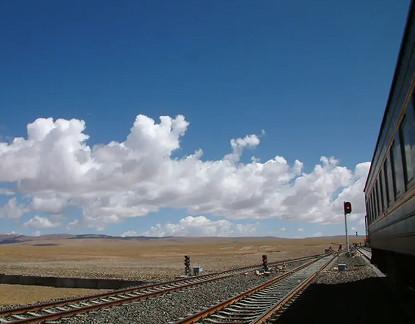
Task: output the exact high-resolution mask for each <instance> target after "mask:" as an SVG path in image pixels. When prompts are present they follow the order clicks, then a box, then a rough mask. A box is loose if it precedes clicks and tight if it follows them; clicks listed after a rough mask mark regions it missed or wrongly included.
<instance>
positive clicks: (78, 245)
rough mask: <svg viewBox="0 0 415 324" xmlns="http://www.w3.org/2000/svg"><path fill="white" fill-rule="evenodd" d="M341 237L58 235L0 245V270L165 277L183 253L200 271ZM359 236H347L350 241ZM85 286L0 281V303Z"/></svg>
mask: <svg viewBox="0 0 415 324" xmlns="http://www.w3.org/2000/svg"><path fill="white" fill-rule="evenodd" d="M343 241H344V239H342V238H339V237H332V238H330V237H329V238H321V239H320V238H311V239H278V238H166V239H155V240H146V241H140V240H116V239H114V240H112V239H77V240H69V239H61V240H53V241H51V240H45V241H44V242H43V241H35V242H30V241H29V242H23V243H18V244H7V245H0V273H6V274H26V275H40V276H59V277H81V278H119V279H130V280H170V279H174V277H176V276H178V275H181V274H183V271H184V265H183V261H184V255H186V254H188V255H190V257H191V266H192V267H194V266H202V267H203V269H204V271H205V273H212V272H218V271H223V270H226V269H231V268H236V267H244V266H249V265H256V264H258V265H260V264H261V255H262V254H264V253H265V254H267V256H268V262H273V261H279V260H284V259H289V258H296V257H301V256H306V255H311V254H318V253H322V252H324V249H326V248H328V247H329V246H332V248H333V249H335V250H336V249H337V247H338V244H339V243H342V244H343V246H344V242H343ZM355 241H356V242H360V241H362V239H361V238H360V239H359V238H358V239H354V240H353V239H351V243H353V242H355ZM95 292H97V290H90V289H70V288H51V287H37V286H19V285H0V306H6V305H16V304H26V303H33V302H36V301H45V300H49V299H53V298H64V297H68V296H76V295H86V294H92V293H95Z"/></svg>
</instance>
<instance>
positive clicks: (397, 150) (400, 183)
mask: <svg viewBox="0 0 415 324" xmlns="http://www.w3.org/2000/svg"><path fill="white" fill-rule="evenodd" d="M395 136H396V138H395V141H394V142H393V144H392V147H391V153H392V159H391V160H392V161H393V163H392V174H393V189H394V191H395V200H396V199H398V198H399V197H400V196H401V195H402V194H403V193H404V191H405V182H404V176H403V166H402V155H401V143H400V139H399V133H396V135H395Z"/></svg>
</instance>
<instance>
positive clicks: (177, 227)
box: [143, 216, 259, 237]
mask: <svg viewBox="0 0 415 324" xmlns="http://www.w3.org/2000/svg"><path fill="white" fill-rule="evenodd" d="M258 225H259V224H258V223H255V224H234V223H232V222H230V221H228V220H218V221H211V220H209V219H207V218H206V217H205V216H197V217H192V216H187V217H186V218H182V219H181V220H180V221H179V223H178V224H172V223H166V224H164V225H161V224H157V225H156V226H154V227H151V229H150V230H149V231H147V232H144V233H143V235H144V236H159V237H161V236H255V235H256V234H257V233H256V231H257V227H258Z"/></svg>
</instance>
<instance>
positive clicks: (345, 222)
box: [343, 201, 350, 253]
mask: <svg viewBox="0 0 415 324" xmlns="http://www.w3.org/2000/svg"><path fill="white" fill-rule="evenodd" d="M345 203H346V202H345V201H344V202H343V205H344V204H345ZM346 215H347V214H346V209H344V226H345V228H346V246H347V253H349V252H350V251H349V235H347V217H346Z"/></svg>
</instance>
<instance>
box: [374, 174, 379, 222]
mask: <svg viewBox="0 0 415 324" xmlns="http://www.w3.org/2000/svg"><path fill="white" fill-rule="evenodd" d="M374 193H375V204H376V214H375V218H376V219H377V218H378V217H379V215H380V204H379V193H378V181H377V180H376V182H375V185H374Z"/></svg>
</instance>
